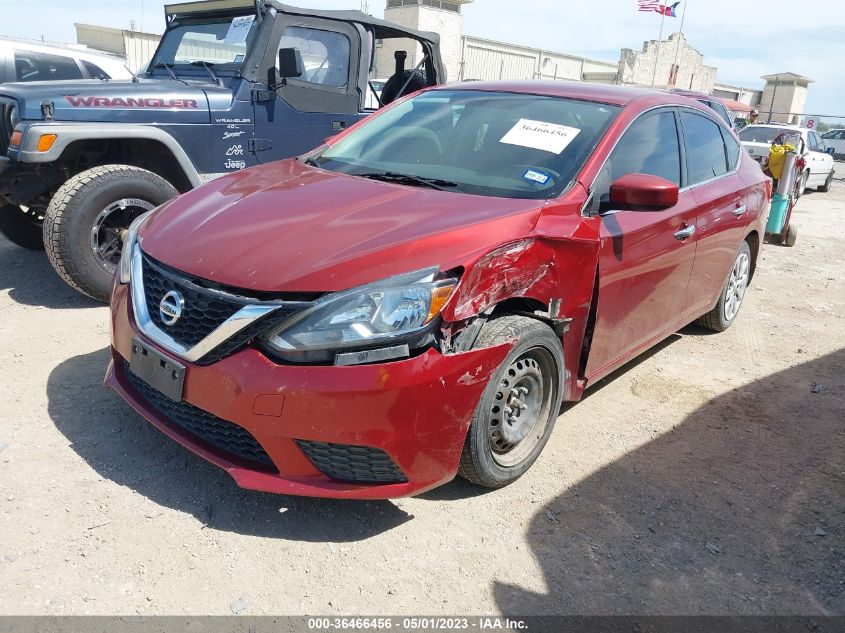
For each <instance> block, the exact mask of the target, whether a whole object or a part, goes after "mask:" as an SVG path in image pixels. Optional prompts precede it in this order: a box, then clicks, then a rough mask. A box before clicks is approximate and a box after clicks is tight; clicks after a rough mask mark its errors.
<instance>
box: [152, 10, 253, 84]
mask: <svg viewBox="0 0 845 633" xmlns="http://www.w3.org/2000/svg"><path fill="white" fill-rule="evenodd" d="M257 29H258V20H257V19H256V16H255V14H254V13H250V14H245V15H232V14H229V15H227V16H225V17H224V16H219V15H217V16H213V17H199V16H197V17H193V16H192V17H191V18H189V19H182V20H179V21H178V22H175V23H174V24H173V25H171V26H170V27H169V28H168V29H167V31H166V32H165V33H164V35H163V36H162V38H161V43H160V44H159V46H158V50H157V51H156V53H155V56H154V57H153V58H152V60H151V61H150V64H149V66H148V68H149V69H150V70H153V69H156V68H162V69H164V71H163V72H166V71H167V68H168V67H177V68H179V70H180V71H182V70H188V69H192V70H196V71H198V73H201V74H205V75H207V72H206V71H205V70H204V65H210V66H213V67H214V69H215V70H218V69H221V70H227V69H228V70H237V69H239V68H240V67H241V64H242V63H243V61H244V58H245V57H246V54H247V51H248V50H249V46H250V45H251V43H252V40H253V38H254V37H255V33H256V31H257ZM165 64H166V66H165Z"/></svg>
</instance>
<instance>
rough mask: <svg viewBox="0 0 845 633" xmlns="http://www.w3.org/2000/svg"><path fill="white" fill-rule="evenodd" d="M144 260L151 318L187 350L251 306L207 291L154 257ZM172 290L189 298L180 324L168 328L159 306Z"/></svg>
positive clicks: (144, 256) (145, 256) (219, 293)
mask: <svg viewBox="0 0 845 633" xmlns="http://www.w3.org/2000/svg"><path fill="white" fill-rule="evenodd" d="M142 257H143V275H144V296H145V298H146V300H147V310H148V312H149V313H150V319H152V321H153V323H155V324H156V325H157V326H158V327H159V328H161V329H162V330H163V331H165V332H167V333H168V334H169V335H170V336H171V337H173V339H174V340H175V341H176V342H178V343H181V344H182V345H184V346H186V347H193V346H194V345H196V344H197V343H199V342H200V341H201V340H202V339H204V338H205V337H206V336H208V335H209V334H211V333H212V332H213V331H214V330H216V329H217V328H218V327H220V325H222V324H223V322H224V321H225V320H226V319H228V318H229V317H230V316H232V315H233V314H234V313H235V312H237V311H238V310H240V309H241V308H242V307H244V306H245V305H247V304H248V303H250V302H249V301H247V300H242V301H240V300H238V299H236V298H234V297H231V296H229V295H226V294H224V293H222V292H220V291H217V290H212V289H210V288H203V287H201V286H199V285H198V284H196V283H194V282H193V281H192V280H191V279H190V278H188V277H187V276H184V275H182V274H181V273H178V272H176V271H174V270H172V269H170V268H168V267H166V266H164V265H163V264H160V263H158V262H156V261H154V260H153V259H152V258H151V257H148V256H147V255H142ZM171 290H178V291H179V294H181V295H182V297H183V298H184V299H185V307H184V309H183V311H182V315H181V316H180V317H179V319H178V320H177V321H176V323H174V324H173V325H166V324H165V323H164V321H163V320H162V319H161V314H160V313H159V304H160V303H161V300H162V298H163V297H164V295H166V294H167V293H168V292H170V291H171Z"/></svg>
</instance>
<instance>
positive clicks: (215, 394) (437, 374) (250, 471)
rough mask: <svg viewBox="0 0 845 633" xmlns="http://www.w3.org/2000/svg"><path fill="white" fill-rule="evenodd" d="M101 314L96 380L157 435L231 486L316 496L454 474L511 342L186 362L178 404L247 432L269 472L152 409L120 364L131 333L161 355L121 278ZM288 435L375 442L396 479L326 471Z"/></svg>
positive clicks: (429, 483)
mask: <svg viewBox="0 0 845 633" xmlns="http://www.w3.org/2000/svg"><path fill="white" fill-rule="evenodd" d="M111 318H112V362H111V363H110V364H109V368H108V372H107V374H106V379H105V384H106V386H108V387H110V388H112V389H114V390H115V391H117V392H118V393H119V394H120V395H121V396H122V397H123V398H124V399H125V400H126V401H127V402H128V403H129V404H130V405H131V406H132V407H133V408H134V409H135V410H136V411H138V413H140V414H141V415H142V416H144V417H145V418H146V419H147V420H149V421H150V422H151V423H152V424H153V425H155V426H156V427H158V428H159V429H160V430H161V431H163V432H164V433H165V434H167V435H168V436H170V437H171V438H173V439H174V440H176V441H177V442H179V443H180V444H182V445H183V446H185V447H187V448H188V449H190V450H191V451H193V452H195V453H197V454H198V455H200V456H201V457H203V458H205V459H207V460H208V461H210V462H212V463H213V464H216V465H217V466H220V467H221V468H223V469H224V470H226V472H228V473H229V474H230V475H231V476H232V477H233V478H234V480H235V482H236V483H237V484H238V485H239V486H241V487H242V488H249V489H253V490H262V491H266V492H275V493H282V494H291V495H306V496H318V497H346V498H360V499H383V498H391V497H401V496H407V495H413V494H418V493H420V492H423V491H425V490H428V489H431V488H434V487H436V486H438V485H440V484H443V483H446V482H447V481H450V480H451V479H453V478H454V476H455V473H456V472H457V468H458V463H459V460H460V454H461V449H462V447H463V443H464V438H465V436H466V432H467V428H468V427H469V424H470V421H471V418H472V414H473V412H474V410H475V407H476V404H477V403H478V401H479V398H480V397H481V393H482V391H483V390H484V387H485V386H486V385H487V382H488V379H489V378H490V376H491V375H492V373H493V372H494V371H495V370H496V368H497V367H498V366H499V365H500V364H501V362H502V360H503V359H504V357H505V356H506V355H507V353H508V351H509V349H510V347H511V346H510V345H509V344H505V345H500V346H497V347H491V348H486V349H480V350H474V351H470V352H465V353H461V354H453V355H448V356H445V355H443V354H440V353H439V352H437V351H435V350H428V351H426V352H425V353H423V354H421V355H419V356H416V357H414V358H410V359H407V360H402V361H398V362H391V363H385V364H374V365H360V366H352V367H333V366H291V365H278V364H276V363H273V362H272V361H270V360H269V359H268V358H267V357H266V356H265V355H264V354H262V353H261V352H259V351H258V350H256V349H252V348H246V349H243V350H241V351H239V352H237V353H235V354H233V355H231V356H228V357H226V358H224V359H222V360H220V361H218V362H216V363H213V364H211V365H208V366H199V365H192V364H187V367H186V371H185V382H184V392H183V401H184V402H187V403H190V404H192V405H194V406H195V407H198V408H199V409H202V410H203V411H206V412H208V413H211V414H212V415H214V416H217V417H218V418H222V420H223V421H227V422H229V423H233V424H236V425H238V426H240V427H242V428H243V429H246V430H247V431H248V432H249V433H250V434H252V436H253V437H254V438H255V439H256V440H257V441H258V443H259V444H260V445H261V447H263V449H264V451H265V452H266V453H267V455H268V456H269V458H270V460H271V461H272V463H273V465H274V466H275V469H277V470H278V473H276V472H268V471H267V469H261V468H255V467H252V466H250V465H248V464H245V463H244V462H242V461H240V460H238V459H237V458H236V457H234V456H233V455H231V454H228V453H227V452H226V451H222V450H220V449H218V448H215V447H214V446H212V445H211V444H208V443H206V442H204V441H203V440H202V439H200V438H199V437H197V436H195V435H193V434H191V433H188V432H186V431H185V430H184V429H183V428H181V427H179V426H177V425H175V424H173V423H172V421H171V420H169V419H168V418H167V417H166V416H165V415H162V414H161V413H160V411H159V410H157V409H155V408H154V407H153V406H151V405H150V403H149V402H148V401H147V400H145V398H144V397H143V396H142V395H141V393H140V391H138V390H136V389H135V388H133V386H132V384H131V382H130V380H129V379H128V378H127V375H126V372H125V371H124V366H125V361H126V360H128V359H129V358H130V356H131V346H132V339H133V337H137V338H140V339H142V340H144V342H145V344H147V345H149V346H151V347H155V348H156V349H158V350H159V351H160V352H162V353H164V354H166V355H168V356H170V354H168V353H167V352H166V351H165V350H163V349H161V348H159V347H158V346H156V345H155V344H154V343H153V342H152V341H150V340H148V339H146V337H144V336H143V335H142V334H141V333H140V332H139V330H138V329H137V327H136V325H135V322H134V316H133V315H132V308H131V302H130V301H129V293H128V286H125V285H117V286H115V288H114V293H113V295H112V314H111ZM180 362H182V361H180ZM297 441H306V442H325V443H331V444H337V445H349V446H355V447H372V448H377V449H380V450H381V451H383V452H384V453H386V454H387V455H388V456H389V457H390V459H391V460H392V461H393V463H394V464H395V465H396V466H397V467H398V468H399V469H400V470H401V472H402V473H403V474H404V477H405V479H406V481H404V482H401V483H356V482H349V481H341V480H338V479H333V478H331V477H329V476H327V475H326V474H324V473H323V472H322V471H321V470H319V469H318V468H317V467H316V466H315V465H314V463H312V462H311V461H310V460H309V458H308V457H307V456H306V454H305V453H304V452H303V450H302V449H301V448H300V446H299V445H298V443H297Z"/></svg>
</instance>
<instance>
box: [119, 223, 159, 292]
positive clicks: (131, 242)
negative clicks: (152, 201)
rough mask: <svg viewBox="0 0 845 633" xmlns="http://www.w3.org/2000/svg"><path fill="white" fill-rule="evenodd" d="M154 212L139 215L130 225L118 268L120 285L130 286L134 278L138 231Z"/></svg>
mask: <svg viewBox="0 0 845 633" xmlns="http://www.w3.org/2000/svg"><path fill="white" fill-rule="evenodd" d="M153 211H155V209H153V210H152V211H147V212H146V213H142V214H141V215H139V216H138V217H137V218H135V219H134V220H133V221H132V224H130V225H129V228H128V229H127V230H126V236H125V238H124V240H123V248H122V250H121V251H120V266H118V268H117V270H118V273H119V274H120V283H122V284H128V283H129V279H130V277H131V276H132V247H133V246H135V242H137V241H138V231H139V230H140V229H141V225H142V224H143V223H144V222H146V221H147V219H148V218H149V217H150V214H151V213H152V212H153Z"/></svg>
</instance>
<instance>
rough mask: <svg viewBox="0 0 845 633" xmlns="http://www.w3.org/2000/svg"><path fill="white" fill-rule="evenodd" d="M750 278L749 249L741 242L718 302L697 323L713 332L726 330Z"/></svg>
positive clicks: (740, 304)
mask: <svg viewBox="0 0 845 633" xmlns="http://www.w3.org/2000/svg"><path fill="white" fill-rule="evenodd" d="M750 280H751V249H750V248H749V247H748V242H743V243H742V246H740V247H739V252H738V253H737V254H736V258H735V259H734V265H733V267H732V268H731V273H730V275H728V280H727V281H726V282H725V287H724V288H723V289H722V294H721V296H720V297H719V303H717V304H716V307H715V308H713V309H712V310H710V312H708V313H707V314H705V315H704V316H702V317H701V318H700V319H698V324H699V325H701V326H702V327H706V328H707V329H708V330H713V331H714V332H724V331H725V330H727V329H728V328H729V327H730V326H731V324H732V323H733V322H734V319H735V318H736V315H737V314H739V309H740V307H741V306H742V300H743V299H744V298H745V291H746V289H747V288H748V282H749V281H750Z"/></svg>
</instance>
